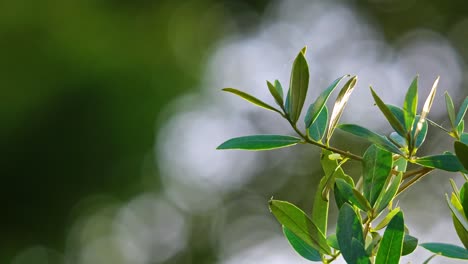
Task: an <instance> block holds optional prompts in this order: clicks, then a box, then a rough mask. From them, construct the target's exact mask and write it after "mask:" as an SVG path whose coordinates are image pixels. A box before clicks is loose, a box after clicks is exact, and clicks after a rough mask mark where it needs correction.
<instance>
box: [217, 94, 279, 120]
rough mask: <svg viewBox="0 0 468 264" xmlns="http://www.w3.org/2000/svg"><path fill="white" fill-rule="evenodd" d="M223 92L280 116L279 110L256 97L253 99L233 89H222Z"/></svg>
mask: <svg viewBox="0 0 468 264" xmlns="http://www.w3.org/2000/svg"><path fill="white" fill-rule="evenodd" d="M223 91H225V92H229V93H233V94H235V95H238V96H240V97H242V98H243V99H245V100H246V101H248V102H250V103H252V104H254V105H257V106H260V107H263V108H265V109H268V110H271V111H274V112H277V113H280V114H281V111H280V110H278V109H276V108H274V107H273V106H271V105H269V104H267V103H265V102H263V101H261V100H260V99H257V98H256V97H253V96H252V95H250V94H248V93H245V92H242V91H239V90H237V89H234V88H224V89H223Z"/></svg>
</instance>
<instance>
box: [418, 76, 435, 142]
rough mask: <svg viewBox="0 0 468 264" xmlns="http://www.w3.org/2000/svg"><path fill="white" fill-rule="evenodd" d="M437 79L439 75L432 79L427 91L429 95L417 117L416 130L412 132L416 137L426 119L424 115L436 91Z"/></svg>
mask: <svg viewBox="0 0 468 264" xmlns="http://www.w3.org/2000/svg"><path fill="white" fill-rule="evenodd" d="M439 79H440V77H437V79H436V80H435V81H434V84H433V85H432V89H431V91H430V92H429V95H428V96H427V98H426V101H425V102H424V106H423V109H422V112H421V116H420V118H419V121H418V122H417V125H416V130H415V132H414V135H416V137H417V136H418V134H419V132H420V131H421V130H422V128H423V124H424V121H426V116H427V114H428V113H429V111H430V110H431V107H432V102H434V97H435V95H436V91H437V85H439Z"/></svg>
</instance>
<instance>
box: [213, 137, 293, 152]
mask: <svg viewBox="0 0 468 264" xmlns="http://www.w3.org/2000/svg"><path fill="white" fill-rule="evenodd" d="M300 141H301V139H300V138H296V137H291V136H283V135H254V136H245V137H237V138H232V139H229V140H228V141H226V142H224V143H223V144H221V145H219V147H218V148H217V149H243V150H270V149H277V148H284V147H289V146H293V145H296V144H297V143H299V142H300Z"/></svg>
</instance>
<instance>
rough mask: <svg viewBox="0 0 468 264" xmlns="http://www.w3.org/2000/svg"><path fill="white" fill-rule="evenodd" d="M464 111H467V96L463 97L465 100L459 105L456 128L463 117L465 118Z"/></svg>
mask: <svg viewBox="0 0 468 264" xmlns="http://www.w3.org/2000/svg"><path fill="white" fill-rule="evenodd" d="M466 109H468V96H467V97H465V100H463V103H462V104H461V106H460V109H459V110H458V114H457V119H456V120H455V125H456V126H458V125H459V124H460V122H461V121H462V120H463V117H465V113H466Z"/></svg>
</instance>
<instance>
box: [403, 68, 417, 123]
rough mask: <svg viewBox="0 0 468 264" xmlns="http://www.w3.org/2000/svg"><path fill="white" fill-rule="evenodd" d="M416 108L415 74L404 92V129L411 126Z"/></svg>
mask: <svg viewBox="0 0 468 264" xmlns="http://www.w3.org/2000/svg"><path fill="white" fill-rule="evenodd" d="M417 109H418V76H416V77H415V78H414V80H413V82H412V83H411V85H410V87H409V88H408V92H407V93H406V97H405V102H404V103H403V110H404V111H403V114H404V115H403V116H404V120H405V122H404V123H403V124H404V125H405V129H406V131H410V130H411V129H412V128H413V123H414V119H415V117H416V110H417Z"/></svg>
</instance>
